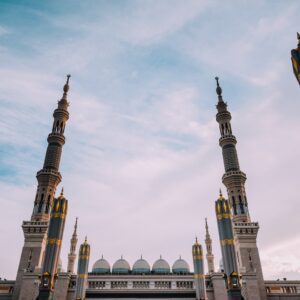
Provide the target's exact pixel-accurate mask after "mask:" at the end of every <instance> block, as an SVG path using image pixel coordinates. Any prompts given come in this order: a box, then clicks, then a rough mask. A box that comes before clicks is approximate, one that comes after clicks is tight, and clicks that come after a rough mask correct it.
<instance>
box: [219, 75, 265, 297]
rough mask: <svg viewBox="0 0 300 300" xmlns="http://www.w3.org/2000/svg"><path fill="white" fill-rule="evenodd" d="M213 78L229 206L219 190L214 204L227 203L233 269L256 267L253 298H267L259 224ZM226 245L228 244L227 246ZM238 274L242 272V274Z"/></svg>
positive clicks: (224, 109)
mask: <svg viewBox="0 0 300 300" xmlns="http://www.w3.org/2000/svg"><path fill="white" fill-rule="evenodd" d="M216 81H217V90H216V92H217V95H218V103H217V110H218V113H217V115H216V120H217V122H218V123H219V129H220V134H221V137H220V139H219V145H220V147H221V148H222V155H223V162H224V167H225V173H224V175H223V177H222V182H223V183H224V185H225V186H226V188H227V194H228V200H226V201H228V202H229V206H228V205H227V202H226V201H224V200H222V199H223V198H224V197H223V195H222V193H221V192H220V197H219V200H222V201H219V202H217V206H216V208H217V210H218V211H219V210H220V209H221V210H222V205H226V207H230V210H231V213H232V222H231V220H230V223H232V229H233V238H234V243H235V244H236V253H235V254H233V255H236V257H237V258H238V260H237V267H238V270H236V267H235V266H234V270H235V271H236V272H237V271H239V273H243V272H251V270H253V269H255V270H256V279H257V287H258V291H257V293H256V296H255V297H253V299H258V300H266V289H265V286H264V278H263V273H262V267H261V262H260V258H259V252H258V248H257V241H256V239H257V233H258V229H259V225H258V222H251V219H250V214H249V209H248V201H247V196H246V189H245V182H246V179H247V177H246V174H245V173H244V172H242V171H241V169H240V165H239V160H238V155H237V150H236V143H237V140H236V138H235V136H234V135H233V133H232V128H231V113H230V112H229V111H228V110H227V103H226V102H224V101H223V98H222V89H221V87H220V84H219V79H218V78H216ZM226 214H227V212H226ZM226 214H221V215H220V214H219V212H218V213H217V216H218V217H220V218H221V219H220V220H222V222H223V223H224V224H225V225H226V222H227V223H229V220H228V218H227V217H228V214H227V215H226ZM223 219H224V220H223ZM225 219H226V220H225ZM222 222H221V223H222ZM221 223H220V224H221ZM223 223H222V224H223ZM218 224H219V220H218ZM224 224H223V225H224ZM225 225H224V226H225ZM227 225H228V224H227ZM227 225H226V228H227ZM228 226H229V225H228ZM230 226H231V225H230ZM230 226H229V227H230ZM222 228H223V227H222ZM219 230H220V228H219ZM223 233H224V232H223ZM223 233H220V235H221V234H222V235H223ZM225 239H228V238H225ZM225 243H227V242H225ZM225 248H226V247H225ZM225 248H224V249H225ZM227 248H230V247H229V246H228V247H227ZM249 248H251V263H250V262H249V252H248V250H249ZM227 250H228V249H227ZM227 250H226V251H227ZM228 251H229V250H228ZM231 252H232V253H234V252H233V250H232V249H231V250H230V253H231ZM230 255H231V254H230ZM223 262H224V265H225V261H224V256H223ZM241 275H242V276H243V274H241ZM245 278H246V277H244V281H243V286H245V287H246V288H245V289H243V291H246V289H249V293H250V291H251V293H252V294H253V293H254V289H253V287H251V284H250V283H249V286H247V282H246V281H245ZM251 299H252V298H251Z"/></svg>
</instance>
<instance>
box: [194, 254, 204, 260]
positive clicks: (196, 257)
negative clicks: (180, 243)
mask: <svg viewBox="0 0 300 300" xmlns="http://www.w3.org/2000/svg"><path fill="white" fill-rule="evenodd" d="M193 259H203V256H202V255H193Z"/></svg>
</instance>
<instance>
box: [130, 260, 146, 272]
mask: <svg viewBox="0 0 300 300" xmlns="http://www.w3.org/2000/svg"><path fill="white" fill-rule="evenodd" d="M132 271H133V273H139V274H143V273H150V265H149V263H148V262H147V261H146V260H145V259H143V258H140V259H138V260H137V261H136V262H135V263H134V265H133V267H132Z"/></svg>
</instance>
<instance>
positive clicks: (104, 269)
mask: <svg viewBox="0 0 300 300" xmlns="http://www.w3.org/2000/svg"><path fill="white" fill-rule="evenodd" d="M92 272H93V273H99V274H107V273H110V265H109V263H108V261H107V260H106V259H104V258H103V256H102V257H101V258H100V259H98V260H97V261H96V262H95V263H94V265H93V269H92Z"/></svg>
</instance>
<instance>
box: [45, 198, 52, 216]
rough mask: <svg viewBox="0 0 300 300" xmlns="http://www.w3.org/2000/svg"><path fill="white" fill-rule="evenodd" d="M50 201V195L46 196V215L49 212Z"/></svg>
mask: <svg viewBox="0 0 300 300" xmlns="http://www.w3.org/2000/svg"><path fill="white" fill-rule="evenodd" d="M50 199H51V195H49V196H48V200H47V204H46V209H45V212H46V213H48V212H49V207H50Z"/></svg>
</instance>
